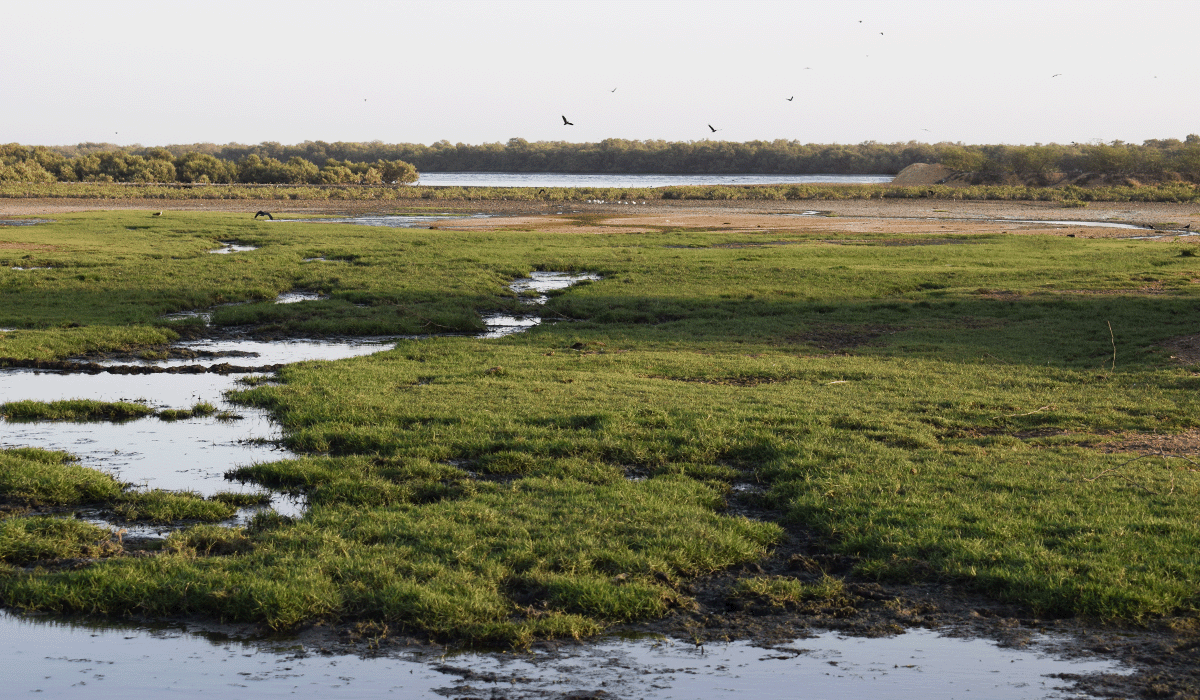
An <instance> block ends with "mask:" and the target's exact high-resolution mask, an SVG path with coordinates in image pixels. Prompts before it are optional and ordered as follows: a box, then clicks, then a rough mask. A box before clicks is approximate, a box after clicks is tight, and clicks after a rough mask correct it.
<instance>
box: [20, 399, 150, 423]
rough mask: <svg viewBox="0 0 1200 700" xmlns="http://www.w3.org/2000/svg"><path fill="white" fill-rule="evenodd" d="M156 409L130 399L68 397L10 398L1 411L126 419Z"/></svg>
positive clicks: (63, 418) (26, 415) (33, 417)
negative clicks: (103, 399)
mask: <svg viewBox="0 0 1200 700" xmlns="http://www.w3.org/2000/svg"><path fill="white" fill-rule="evenodd" d="M153 413H154V409H153V408H150V407H149V406H146V405H144V404H140V403H130V402H127V401H118V402H108V401H94V400H91V399H69V400H65V401H10V402H7V403H3V404H0V415H3V416H4V417H6V418H8V420H14V421H16V420H30V421H31V420H61V421H100V420H106V421H124V420H133V419H135V418H143V417H145V416H148V415H151V414H153Z"/></svg>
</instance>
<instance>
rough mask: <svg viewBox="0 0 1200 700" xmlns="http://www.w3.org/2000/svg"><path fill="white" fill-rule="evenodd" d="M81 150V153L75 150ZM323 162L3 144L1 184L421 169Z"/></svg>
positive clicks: (289, 178) (395, 179)
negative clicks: (318, 163)
mask: <svg viewBox="0 0 1200 700" xmlns="http://www.w3.org/2000/svg"><path fill="white" fill-rule="evenodd" d="M72 151H77V152H72ZM322 163H323V165H320V166H318V165H317V164H316V163H314V162H313V161H310V160H307V159H305V158H301V157H299V156H292V157H289V158H288V159H287V160H286V161H282V160H280V159H278V158H272V157H270V156H267V157H262V156H259V155H258V154H248V155H246V156H245V157H242V158H240V159H238V160H236V161H235V160H229V159H223V158H219V157H217V156H215V155H213V154H211V153H204V152H201V151H196V150H186V151H183V152H180V153H174V152H172V151H171V150H169V149H166V148H159V147H154V148H117V147H111V150H103V149H92V148H90V147H89V145H88V144H81V145H80V146H77V147H73V148H69V149H64V148H47V147H45V146H32V147H29V146H22V145H20V144H15V143H10V144H8V145H5V146H0V182H27V183H51V182H136V183H151V182H154V183H171V182H180V183H192V184H232V183H253V184H289V185H338V184H361V185H384V184H409V183H413V182H416V181H417V178H418V174H417V169H416V168H415V167H413V165H412V164H410V163H406V162H403V161H400V160H382V159H380V160H376V161H374V162H354V161H339V160H337V159H335V158H326V159H324V160H323V161H322Z"/></svg>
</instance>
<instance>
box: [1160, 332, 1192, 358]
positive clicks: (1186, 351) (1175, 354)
mask: <svg viewBox="0 0 1200 700" xmlns="http://www.w3.org/2000/svg"><path fill="white" fill-rule="evenodd" d="M1162 347H1163V349H1164V350H1166V351H1167V352H1169V353H1171V360H1172V361H1174V362H1178V363H1179V364H1182V365H1194V364H1200V333H1197V334H1195V335H1185V336H1181V337H1179V338H1174V339H1172V340H1168V341H1167V342H1165V343H1163V344H1162Z"/></svg>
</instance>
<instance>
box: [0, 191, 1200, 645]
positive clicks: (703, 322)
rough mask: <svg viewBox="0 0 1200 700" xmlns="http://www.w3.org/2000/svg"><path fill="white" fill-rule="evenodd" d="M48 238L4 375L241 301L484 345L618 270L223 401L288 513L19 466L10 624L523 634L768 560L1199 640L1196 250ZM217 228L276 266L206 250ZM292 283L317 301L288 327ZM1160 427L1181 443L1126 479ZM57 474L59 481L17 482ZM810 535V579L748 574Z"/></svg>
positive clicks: (23, 233)
mask: <svg viewBox="0 0 1200 700" xmlns="http://www.w3.org/2000/svg"><path fill="white" fill-rule="evenodd" d="M56 219H57V220H56V221H55V222H54V223H46V224H40V225H37V226H23V227H12V228H8V229H3V230H0V241H2V242H3V244H2V247H0V263H3V269H0V288H2V289H3V294H4V300H5V303H4V304H3V305H2V306H0V328H6V329H14V330H5V331H3V332H0V357H11V358H41V359H51V358H61V357H66V356H71V355H78V354H86V353H94V352H102V351H104V352H106V351H114V350H122V351H136V350H138V349H139V348H154V347H157V346H160V345H161V344H163V343H165V342H168V341H170V340H171V339H173V338H175V337H178V336H180V335H194V334H197V333H204V332H209V331H207V330H206V329H204V328H203V327H201V326H198V325H197V323H195V322H187V321H164V320H162V319H161V318H160V317H161V315H162V314H164V313H168V312H174V311H182V310H188V309H199V308H205V307H209V306H212V305H215V304H221V303H226V302H247V303H245V304H243V305H239V306H223V307H219V308H218V310H217V312H216V313H215V314H214V316H213V323H214V325H215V326H216V327H217V328H218V329H219V328H222V327H231V326H239V327H243V328H247V329H251V330H255V331H257V332H259V333H266V334H269V335H280V334H283V335H288V334H295V335H301V334H312V333H319V332H328V333H334V332H340V333H349V334H353V333H361V334H380V333H430V332H438V333H441V332H464V333H465V332H471V331H475V330H478V329H479V328H480V327H481V323H480V320H479V315H478V314H479V312H481V311H491V310H510V311H511V310H515V309H519V308H520V306H519V300H518V299H517V298H516V297H515V295H513V294H512V293H511V292H510V291H509V290H508V289H507V287H506V283H507V282H508V281H510V280H512V279H513V278H516V277H520V276H524V275H526V274H528V273H529V272H530V271H531V270H563V271H588V272H595V273H599V274H600V275H601V276H602V279H601V280H600V281H595V282H591V283H586V284H580V285H577V286H575V287H573V288H571V289H569V290H565V291H563V292H561V293H557V294H555V295H554V296H552V298H551V300H550V301H549V303H548V305H547V307H546V313H545V317H546V318H547V320H552V319H557V320H558V322H557V323H545V324H543V325H541V326H538V327H536V328H533V329H531V330H530V331H529V332H527V333H524V334H521V335H515V336H510V337H507V338H501V339H486V340H485V339H477V338H473V337H470V336H467V335H459V336H446V337H423V338H421V339H414V340H403V341H400V342H399V343H398V344H397V345H396V347H395V349H393V350H390V351H387V352H383V353H380V354H377V355H373V356H369V357H362V358H356V359H350V360H343V361H338V362H312V363H301V364H297V365H290V366H287V367H285V368H284V369H282V370H281V371H280V372H279V376H278V378H279V380H280V381H279V383H278V384H277V385H274V384H271V385H260V386H248V387H246V388H245V389H244V390H242V391H240V392H238V394H237V400H238V401H240V402H242V403H245V404H248V405H254V406H261V407H264V408H267V409H269V410H270V411H272V412H273V413H274V415H275V416H276V417H277V418H278V419H279V420H280V421H281V423H282V425H283V428H284V434H285V441H286V442H287V444H288V446H289V447H290V448H291V449H293V450H295V451H297V452H299V453H301V454H302V455H303V456H301V457H300V458H297V459H292V460H286V461H280V462H273V463H267V464H259V465H253V466H249V467H244V468H240V469H237V470H233V471H231V473H230V475H229V476H230V477H231V478H234V479H237V480H240V481H244V482H248V483H254V484H259V485H261V486H262V487H263V488H267V489H272V490H275V491H279V492H287V493H301V494H305V495H306V496H307V501H308V503H309V508H308V510H307V511H306V513H305V514H304V516H303V517H302V518H299V519H297V520H291V519H287V518H282V517H279V516H272V515H263V516H259V517H258V518H256V519H255V520H254V521H253V522H252V523H251V524H250V526H249V527H246V528H220V527H215V526H212V525H203V524H202V525H188V524H183V525H182V526H181V527H180V528H179V529H178V530H177V531H176V532H175V533H174V534H172V535H171V536H170V537H169V538H168V539H167V540H166V542H165V543H163V544H161V545H147V544H145V543H140V544H129V543H122V542H120V541H118V540H116V539H114V538H112V537H106V535H105V534H104V533H102V532H98V531H95V530H88V529H86V528H84V529H80V528H78V527H77V524H76V523H75V522H74V521H72V520H70V519H61V518H57V517H54V516H53V515H46V514H45V513H42V512H40V511H37V508H39V507H45V506H46V505H48V504H51V503H59V504H63V505H64V506H65V505H69V504H72V503H80V504H81V503H85V502H88V503H92V502H96V503H101V504H103V503H110V502H112V503H115V499H119V498H120V497H122V496H121V494H120V492H118V491H115V490H113V488H114V487H112V486H111V485H109V486H105V485H103V484H101V486H99V487H92V486H88V487H86V488H85V485H86V484H91V483H95V482H96V481H97V480H100V481H103V480H102V479H100V477H101V476H102V475H98V474H97V473H96V472H92V471H91V470H87V469H84V468H82V467H79V466H78V465H74V464H73V463H71V462H70V461H69V459H68V458H67V457H65V456H63V455H61V454H55V453H43V452H40V451H36V450H28V449H26V450H7V451H4V452H3V453H0V459H3V460H4V461H3V473H4V474H5V479H6V481H4V482H3V485H2V486H0V497H3V499H4V502H5V510H4V511H3V515H4V519H3V520H2V521H0V558H2V559H3V562H4V563H3V565H2V567H0V602H3V604H5V605H9V606H16V607H21V608H28V609H33V610H46V611H60V612H89V613H100V614H106V615H114V616H120V615H132V614H148V615H168V614H170V615H174V614H180V613H183V614H190V615H194V616H201V617H206V618H213V619H222V620H229V621H245V622H255V623H261V624H263V625H267V626H271V627H275V628H290V627H292V626H295V625H300V624H303V623H306V622H311V621H316V620H323V621H335V622H338V623H341V624H345V625H351V624H359V623H361V624H368V623H369V624H377V625H390V626H391V629H393V630H404V631H406V632H408V633H412V634H425V635H429V636H432V637H437V638H443V639H458V640H471V641H493V642H501V643H507V644H522V643H526V642H528V641H530V640H532V639H535V638H539V637H548V636H582V635H588V634H594V633H597V632H599V631H601V630H603V629H605V628H606V627H609V626H611V625H614V624H618V623H624V622H630V621H640V620H652V619H656V618H659V617H661V616H663V615H668V614H671V612H672V611H686V610H689V609H691V608H692V607H694V606H695V605H696V604H697V603H696V601H695V597H694V596H695V594H694V590H695V589H694V586H695V585H697V584H698V582H700V581H702V580H705V577H706V576H707V575H709V574H712V573H714V572H726V573H727V574H728V575H733V574H730V573H729V572H733V571H740V570H741V569H740V568H735V567H739V566H740V565H747V568H746V569H745V573H742V574H738V575H734V578H735V579H736V580H735V581H734V582H733V583H731V584H730V586H729V588H728V591H727V592H726V594H725V595H727V599H728V601H729V605H730V606H735V605H742V604H744V603H745V601H747V600H750V601H753V600H761V601H764V602H765V603H768V604H771V605H780V606H787V605H805V606H809V605H814V604H815V603H814V602H813V601H821V600H827V601H828V603H829V605H834V606H840V605H841V603H839V602H837V601H841V600H844V599H845V597H846V596H847V595H849V594H848V593H847V591H848V590H850V589H849V588H847V586H849V585H850V584H854V585H860V584H864V583H873V582H881V583H884V584H894V583H911V582H941V583H947V584H951V585H952V586H954V587H957V588H959V589H963V590H968V591H973V592H976V593H979V594H981V595H985V596H988V597H990V598H992V599H993V600H997V601H1007V602H1009V603H1012V604H1014V605H1017V606H1019V607H1021V608H1022V609H1025V610H1028V611H1030V612H1031V613H1032V614H1036V615H1042V616H1079V617H1084V618H1092V619H1099V620H1121V621H1126V622H1130V621H1133V622H1137V621H1147V620H1151V619H1156V618H1165V619H1168V620H1171V621H1172V624H1177V625H1179V626H1181V627H1186V626H1187V625H1189V624H1195V621H1196V619H1197V606H1198V604H1200V598H1198V597H1197V593H1196V589H1195V581H1196V580H1197V578H1198V577H1200V555H1198V554H1197V552H1200V534H1198V533H1200V529H1198V528H1197V523H1196V514H1195V513H1196V511H1195V500H1196V497H1197V495H1198V494H1200V478H1198V474H1197V472H1196V467H1195V464H1194V463H1193V461H1192V460H1194V459H1195V452H1196V449H1195V439H1196V438H1195V436H1196V435H1197V430H1198V429H1200V398H1198V396H1200V393H1198V391H1197V390H1198V389H1200V367H1197V366H1196V365H1189V364H1180V363H1179V362H1178V361H1177V360H1173V359H1172V358H1171V357H1170V355H1171V354H1172V353H1170V352H1168V351H1167V350H1165V349H1164V347H1165V346H1167V345H1169V344H1171V343H1178V342H1179V339H1180V338H1182V337H1186V336H1191V335H1194V334H1196V333H1197V331H1198V330H1200V329H1198V326H1200V310H1198V309H1200V307H1198V305H1197V301H1198V300H1200V257H1197V256H1196V255H1193V254H1191V253H1192V252H1193V250H1194V245H1185V244H1170V243H1152V242H1145V241H1128V240H1105V239H1082V238H1080V239H1074V238H1065V237H1050V236H1038V235H1023V236H1004V235H980V236H974V237H939V236H938V235H935V234H929V235H908V236H891V235H885V234H879V235H872V234H862V233H856V234H854V235H852V236H851V235H844V236H843V235H838V234H831V233H829V232H828V231H823V232H821V233H819V234H818V233H811V232H808V231H806V230H805V229H804V228H803V226H804V224H803V222H802V221H798V223H797V228H796V229H795V230H794V231H790V232H782V233H781V232H779V231H772V232H770V233H769V234H747V233H731V232H723V231H709V230H685V231H681V230H671V231H655V232H650V233H611V234H603V235H597V234H594V233H587V234H577V233H553V234H551V233H541V232H537V231H532V232H531V231H494V232H493V231H489V232H455V231H434V230H428V229H380V228H368V227H347V226H335V225H328V224H287V225H284V226H281V225H279V224H265V223H263V222H255V221H253V220H250V219H248V218H246V217H245V216H242V215H236V216H235V215H222V214H187V213H181V212H176V213H172V216H171V217H169V218H166V217H164V218H162V219H158V218H152V217H149V216H148V215H147V214H146V213H145V212H118V213H99V214H65V215H60V216H57V217H56ZM229 240H235V241H238V242H241V243H246V244H250V245H253V246H257V250H252V251H246V252H242V253H235V254H232V255H210V254H208V253H207V251H208V250H211V249H213V248H214V247H216V243H217V242H218V241H229ZM315 258H323V260H314V259H315ZM14 266H15V267H23V268H35V267H45V268H49V269H25V270H12V269H9V268H10V267H14ZM297 290H305V291H314V292H320V293H321V294H322V295H327V296H328V299H324V300H321V301H306V302H301V303H297V304H288V305H275V304H273V303H270V300H273V299H274V298H275V296H276V295H277V294H279V293H281V292H287V291H297ZM46 411H47V413H46V414H45V417H47V418H49V417H53V416H52V415H51V414H50V412H49V411H50V409H49V408H47V409H46ZM1163 436H1169V438H1170V439H1171V440H1174V441H1175V443H1172V444H1176V445H1178V446H1179V447H1178V448H1177V449H1171V450H1162V451H1161V452H1162V453H1161V454H1157V455H1153V456H1145V457H1141V455H1142V454H1143V452H1139V451H1138V449H1139V448H1138V447H1137V446H1138V445H1145V444H1160V443H1157V442H1155V441H1156V440H1162V439H1165V438H1163ZM1189 436H1190V437H1189ZM1189 440H1190V441H1191V442H1189ZM1189 450H1190V451H1189ZM1139 457H1141V458H1139ZM164 468H169V465H164ZM46 470H59V471H58V472H56V473H55V475H54V478H53V479H52V480H51V481H54V483H56V484H59V485H60V486H59V487H57V488H63V489H66V493H67V495H65V496H50V495H46V494H45V493H43V491H40V490H38V489H39V488H40V487H35V486H29V485H27V484H31V483H37V479H35V476H34V475H36V474H38V473H42V472H45V471H46ZM14 484H15V485H14ZM97 488H99V491H97V490H96V489H97ZM88 489H91V490H88ZM74 494H82V495H74ZM55 499H57V500H55ZM112 507H113V508H115V507H116V506H112ZM30 513H37V514H36V515H30ZM799 541H804V542H807V543H808V544H807V545H806V546H807V547H808V549H807V550H804V551H803V552H801V553H800V554H797V556H796V559H795V562H796V565H795V566H794V567H792V568H791V569H790V570H789V571H788V573H785V574H779V573H771V574H769V575H764V574H762V573H761V570H759V572H757V573H755V572H754V565H755V563H756V562H765V561H769V560H770V558H771V557H772V556H776V555H775V554H774V553H775V552H778V551H782V550H788V549H789V547H790V548H791V551H794V550H795V547H794V546H793V545H794V543H796V542H799ZM66 559H77V560H82V559H86V560H87V562H85V564H84V565H81V566H72V567H65V566H62V562H63V561H64V560H66ZM833 560H836V561H839V562H843V563H844V566H841V567H840V568H837V569H834V568H832V567H830V566H829V565H827V564H823V563H822V562H830V561H833ZM768 569H770V567H768ZM823 569H824V570H823ZM770 570H771V571H778V570H779V569H770Z"/></svg>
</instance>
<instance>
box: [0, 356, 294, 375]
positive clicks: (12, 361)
mask: <svg viewBox="0 0 1200 700" xmlns="http://www.w3.org/2000/svg"><path fill="white" fill-rule="evenodd" d="M281 367H283V365H282V364H273V365H231V364H229V363H228V362H222V363H220V364H213V365H198V364H187V365H177V366H174V367H158V366H154V365H102V364H98V363H96V362H82V361H70V360H21V359H17V358H13V357H0V369H34V370H42V371H55V372H77V373H81V374H100V373H101V372H107V373H108V374H206V373H207V374H253V373H270V372H276V371H278V370H279V369H280V368H281Z"/></svg>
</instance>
